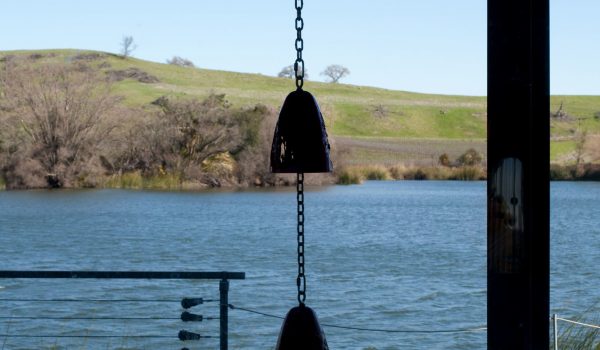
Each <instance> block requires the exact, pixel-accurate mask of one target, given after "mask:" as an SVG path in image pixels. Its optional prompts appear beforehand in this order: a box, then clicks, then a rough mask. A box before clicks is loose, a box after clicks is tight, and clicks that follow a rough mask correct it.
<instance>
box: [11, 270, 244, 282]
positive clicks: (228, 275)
mask: <svg viewBox="0 0 600 350" xmlns="http://www.w3.org/2000/svg"><path fill="white" fill-rule="evenodd" d="M0 278H38V279H43V278H95V279H171V280H173V279H188V280H203V279H221V280H223V279H225V280H243V279H245V278H246V273H245V272H225V271H223V272H186V271H181V272H177V271H176V272H169V271H13V270H9V271H0Z"/></svg>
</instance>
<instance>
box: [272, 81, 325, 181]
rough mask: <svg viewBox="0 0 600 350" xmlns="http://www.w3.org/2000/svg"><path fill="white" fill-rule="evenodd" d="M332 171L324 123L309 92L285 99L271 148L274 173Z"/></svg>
mask: <svg viewBox="0 0 600 350" xmlns="http://www.w3.org/2000/svg"><path fill="white" fill-rule="evenodd" d="M332 171H333V164H332V163H331V158H330V146H329V140H328V138H327V130H325V122H324V120H323V115H322V114H321V110H320V108H319V105H318V103H317V101H316V100H315V98H314V97H313V95H312V94H311V93H309V92H308V91H304V90H302V89H297V90H295V91H293V92H291V93H290V94H289V95H288V96H287V98H286V99H285V101H284V103H283V106H282V107H281V112H280V113H279V119H278V120H277V126H276V127H275V134H274V136H273V145H272V147H271V172H273V173H329V172H332Z"/></svg>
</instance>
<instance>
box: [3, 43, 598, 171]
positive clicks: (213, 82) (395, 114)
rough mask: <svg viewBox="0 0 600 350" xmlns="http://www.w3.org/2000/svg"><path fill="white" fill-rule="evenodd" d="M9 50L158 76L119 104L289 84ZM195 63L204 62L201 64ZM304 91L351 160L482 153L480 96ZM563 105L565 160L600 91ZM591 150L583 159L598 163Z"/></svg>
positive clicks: (560, 142) (132, 86)
mask: <svg viewBox="0 0 600 350" xmlns="http://www.w3.org/2000/svg"><path fill="white" fill-rule="evenodd" d="M11 55H18V56H28V57H30V59H31V61H32V64H39V62H77V61H84V62H85V63H86V64H87V65H90V66H92V67H95V68H97V69H98V70H101V71H104V72H106V73H107V74H109V72H110V71H125V70H127V69H131V68H135V69H137V71H136V72H137V73H139V74H142V73H145V74H147V75H148V76H150V77H155V78H156V79H154V82H142V81H139V80H140V79H138V78H136V77H133V78H127V79H124V80H121V81H118V82H116V83H115V86H114V92H115V93H116V94H119V95H122V96H123V97H124V99H123V102H122V103H124V104H126V105H128V106H143V105H147V104H149V103H150V102H152V101H154V100H156V99H157V98H159V97H160V96H163V95H177V96H180V95H187V96H197V97H206V96H208V95H209V94H210V93H211V92H212V93H218V94H221V93H223V94H226V96H227V99H228V100H229V101H230V102H231V103H232V104H233V105H236V106H244V105H252V104H256V103H263V104H266V105H268V106H272V107H274V108H278V107H279V106H280V104H281V103H282V101H283V99H284V98H285V96H286V94H287V93H288V92H289V91H291V90H292V89H293V88H294V84H293V83H292V81H290V80H289V79H286V78H276V77H270V76H264V75H260V74H245V73H234V72H226V71H216V70H207V69H201V68H186V67H179V66H174V65H169V64H162V63H155V62H148V61H143V60H139V59H135V58H128V59H121V58H120V57H118V56H116V55H114V54H109V53H102V52H91V51H78V50H43V51H10V52H0V56H1V57H3V58H2V60H6V57H9V56H11ZM197 64H198V65H200V66H201V65H202V62H197ZM276 69H277V68H276V67H274V72H275V71H276ZM140 72H141V73H140ZM141 80H143V79H141ZM305 89H306V90H308V91H310V92H312V93H313V94H314V95H315V96H316V97H317V99H318V101H319V103H320V105H321V109H322V111H323V114H324V116H325V119H326V123H327V124H328V130H329V133H330V134H331V135H332V136H333V137H334V139H335V140H334V142H335V143H336V145H341V146H344V147H346V146H347V147H348V148H350V149H351V152H350V162H352V163H393V162H412V163H418V162H421V163H423V162H434V161H435V160H436V159H437V156H439V155H440V154H441V153H444V152H445V153H448V154H449V155H450V157H456V156H458V155H459V154H461V153H462V152H464V151H465V150H466V149H467V148H470V147H472V148H475V149H477V150H479V151H480V152H482V153H484V152H485V137H486V98H485V97H471V96H449V95H434V94H420V93H412V92H405V91H392V90H386V89H379V88H373V87H365V86H354V85H346V84H329V83H320V82H313V81H310V80H309V81H307V82H306V83H305ZM561 105H562V109H561V112H560V113H559V114H560V116H561V117H560V118H553V121H552V134H553V144H552V159H553V161H558V162H569V161H570V160H571V159H572V158H573V153H574V150H575V148H576V144H577V137H578V135H580V133H581V131H582V130H586V131H587V137H588V138H589V139H591V140H596V138H597V136H596V135H600V96H553V97H552V106H551V109H552V111H553V112H557V111H559V108H560V106H561ZM515 113H518V111H515ZM592 144H595V142H592ZM588 148H589V147H588ZM592 151H593V150H592ZM590 152H591V151H590ZM591 153H593V152H591ZM591 153H590V154H589V155H588V156H587V157H588V158H589V160H593V161H596V160H597V159H592V158H594V157H596V156H595V155H593V154H591ZM584 158H585V157H584Z"/></svg>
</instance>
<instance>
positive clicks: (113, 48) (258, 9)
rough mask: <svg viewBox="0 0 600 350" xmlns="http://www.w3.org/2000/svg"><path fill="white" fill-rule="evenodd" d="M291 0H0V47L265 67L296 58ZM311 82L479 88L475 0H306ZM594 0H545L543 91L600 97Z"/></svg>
mask: <svg viewBox="0 0 600 350" xmlns="http://www.w3.org/2000/svg"><path fill="white" fill-rule="evenodd" d="M293 3H294V2H293V0H255V1H249V0H214V1H206V0H168V1H167V0H120V1H116V0H102V1H99V0H2V6H1V7H0V33H2V34H1V35H0V50H16V49H43V48H78V49H93V50H102V51H110V52H118V51H119V43H120V41H121V39H122V37H123V35H131V36H133V37H134V39H135V42H136V43H137V45H138V48H137V50H136V51H135V52H134V56H136V57H138V58H141V59H146V60H151V61H157V62H164V61H165V60H166V59H167V58H170V57H172V56H173V55H178V56H182V57H185V58H188V59H190V60H192V61H193V62H194V63H195V64H196V65H197V66H199V67H202V68H210V69H222V70H230V71H239V72H250V73H262V74H266V75H276V74H277V72H279V70H280V69H281V68H282V67H283V66H285V65H288V64H291V63H292V62H293V60H294V58H295V53H294V51H293V41H294V39H295V31H294V28H293V23H294V22H293V19H294V17H295V11H294V9H293ZM303 14H304V17H305V25H306V26H305V31H304V38H305V53H304V57H305V60H306V64H307V66H306V67H307V71H308V73H309V75H310V78H311V79H313V80H323V77H322V76H320V75H319V73H320V72H321V71H322V70H323V69H324V68H325V67H326V66H327V65H329V64H332V63H338V64H342V65H344V66H346V67H348V68H349V69H350V71H351V75H350V76H349V77H348V78H346V79H345V80H344V82H347V83H351V84H358V85H369V86H378V87H384V88H390V89H397V90H408V91H419V92H432V93H444V94H467V95H485V94H486V47H485V45H486V1H485V0H453V1H448V0H412V1H407V0H370V1H342V0H305V10H304V12H303ZM599 16H600V0H551V23H552V29H551V67H552V75H551V82H552V84H551V90H552V93H553V94H596V95H600V28H599V27H598V23H599V18H600V17H599Z"/></svg>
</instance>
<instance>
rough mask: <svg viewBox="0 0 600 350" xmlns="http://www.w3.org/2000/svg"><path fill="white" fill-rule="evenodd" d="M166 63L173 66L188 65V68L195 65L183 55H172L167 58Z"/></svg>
mask: <svg viewBox="0 0 600 350" xmlns="http://www.w3.org/2000/svg"><path fill="white" fill-rule="evenodd" d="M167 64H172V65H174V66H179V67H190V68H194V67H195V65H194V62H192V61H190V60H188V59H187V58H183V57H179V56H173V58H171V59H168V60H167Z"/></svg>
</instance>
